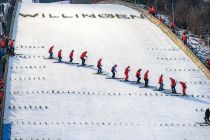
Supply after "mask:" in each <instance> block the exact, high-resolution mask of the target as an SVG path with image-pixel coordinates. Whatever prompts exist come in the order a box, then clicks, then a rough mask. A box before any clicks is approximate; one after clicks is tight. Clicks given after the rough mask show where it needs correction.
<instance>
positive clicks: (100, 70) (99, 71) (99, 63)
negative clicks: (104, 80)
mask: <svg viewBox="0 0 210 140" xmlns="http://www.w3.org/2000/svg"><path fill="white" fill-rule="evenodd" d="M97 68H98V72H97V73H98V74H100V73H102V59H101V58H100V59H99V60H98V62H97Z"/></svg>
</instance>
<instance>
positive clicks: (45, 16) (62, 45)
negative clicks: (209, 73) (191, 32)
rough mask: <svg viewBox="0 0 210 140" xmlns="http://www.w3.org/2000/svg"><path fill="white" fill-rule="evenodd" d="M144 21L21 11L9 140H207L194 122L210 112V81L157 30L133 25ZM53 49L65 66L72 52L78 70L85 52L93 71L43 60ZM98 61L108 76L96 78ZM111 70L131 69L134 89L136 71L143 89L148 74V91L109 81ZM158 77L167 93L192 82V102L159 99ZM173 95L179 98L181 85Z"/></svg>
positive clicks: (49, 9) (52, 9)
mask: <svg viewBox="0 0 210 140" xmlns="http://www.w3.org/2000/svg"><path fill="white" fill-rule="evenodd" d="M19 13H22V14H31V15H33V14H36V13H38V15H37V16H35V17H24V16H20V15H19ZM49 14H51V17H50V16H49ZM62 14H64V15H65V16H69V17H71V18H63V16H62ZM85 14H88V15H90V14H94V15H95V18H91V17H88V16H85V17H83V16H82V15H85ZM100 14H111V15H113V16H114V18H101V17H99V16H98V15H100ZM116 14H118V16H119V15H121V14H125V15H126V16H127V17H129V19H123V18H122V17H125V16H122V15H121V16H119V17H121V18H118V17H117V16H116ZM140 14H141V13H139V12H137V11H135V10H133V9H130V8H128V7H125V6H120V5H112V4H96V5H60V4H24V3H22V4H20V5H19V9H18V13H17V15H16V16H17V18H16V21H15V26H14V34H13V38H14V39H15V42H16V43H15V47H16V53H17V54H18V55H16V56H15V57H12V58H10V61H9V72H8V81H7V82H8V83H7V96H6V106H5V116H4V124H8V123H11V125H12V129H11V138H12V139H20V138H21V139H23V140H26V139H27V140H28V139H39V140H41V139H45V140H46V139H50V140H58V139H59V140H140V139H141V140H142V139H144V140H172V139H174V140H184V139H187V140H198V139H202V140H208V139H209V137H210V133H209V130H210V127H209V126H200V125H199V124H197V122H198V123H202V122H204V120H203V117H204V110H205V109H206V108H207V107H209V103H210V98H209V96H210V95H209V91H210V82H209V80H208V79H207V78H206V77H205V75H204V74H203V73H202V72H201V71H200V70H199V69H198V68H197V66H196V65H195V64H194V63H193V62H192V61H191V60H190V58H188V57H187V56H186V55H185V54H184V52H182V51H181V50H180V49H179V47H178V46H176V45H175V44H174V43H173V42H172V41H171V40H170V39H169V38H168V37H167V36H166V35H165V34H164V33H163V32H162V31H161V30H160V29H159V28H158V27H156V26H155V25H154V24H153V23H151V22H150V21H149V20H147V19H146V18H144V19H142V18H134V19H132V18H131V15H135V16H139V17H140ZM76 15H78V17H77V16H76ZM109 16H110V15H109ZM111 17H112V16H111ZM52 45H54V46H55V48H54V57H56V58H57V52H58V50H59V49H62V56H63V61H69V53H70V51H71V50H72V49H74V50H75V54H74V62H78V63H81V60H80V58H79V56H80V54H81V53H82V52H83V51H88V58H87V64H88V65H94V66H93V67H80V66H79V65H77V64H74V65H73V64H66V63H57V60H49V59H46V58H48V56H49V54H48V49H49V47H50V46H52ZM99 58H102V59H103V61H102V65H103V70H104V73H108V75H97V74H95V73H96V69H97V67H96V63H97V60H98V59H99ZM114 64H117V65H118V67H117V77H121V78H123V77H124V69H125V68H126V67H127V66H131V71H130V74H129V75H130V77H129V80H132V81H135V80H136V77H135V73H136V71H137V69H139V68H141V69H142V73H141V74H142V79H141V82H143V75H144V73H145V71H146V70H149V85H150V87H149V88H143V84H140V85H137V84H134V82H124V81H123V80H113V79H107V78H108V77H110V76H111V72H110V70H111V67H112V66H113V65H114ZM161 74H163V75H164V88H165V89H167V90H169V89H170V81H169V77H173V78H175V79H176V80H177V82H179V81H184V82H187V94H189V95H190V96H189V97H187V96H186V97H183V96H171V93H169V92H168V93H167V92H166V93H163V92H159V91H155V89H157V88H158V78H159V76H160V75H161ZM176 88H177V91H178V92H179V93H180V92H181V86H180V84H179V83H177V87H176ZM192 95H194V96H192Z"/></svg>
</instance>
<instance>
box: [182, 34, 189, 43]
mask: <svg viewBox="0 0 210 140" xmlns="http://www.w3.org/2000/svg"><path fill="white" fill-rule="evenodd" d="M187 38H188V37H187V34H186V33H184V34H183V35H182V41H183V43H184V44H185V45H187Z"/></svg>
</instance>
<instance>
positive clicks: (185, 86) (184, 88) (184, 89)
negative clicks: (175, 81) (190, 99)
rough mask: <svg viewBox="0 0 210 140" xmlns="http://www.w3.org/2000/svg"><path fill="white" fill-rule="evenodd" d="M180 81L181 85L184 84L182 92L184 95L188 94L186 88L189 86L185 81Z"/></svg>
mask: <svg viewBox="0 0 210 140" xmlns="http://www.w3.org/2000/svg"><path fill="white" fill-rule="evenodd" d="M179 83H180V84H181V86H182V93H183V95H186V88H187V85H186V84H185V83H184V82H182V81H180V82H179Z"/></svg>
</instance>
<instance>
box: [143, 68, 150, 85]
mask: <svg viewBox="0 0 210 140" xmlns="http://www.w3.org/2000/svg"><path fill="white" fill-rule="evenodd" d="M148 74H149V71H148V70H147V71H146V72H145V73H144V81H145V87H148V83H149V76H148Z"/></svg>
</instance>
